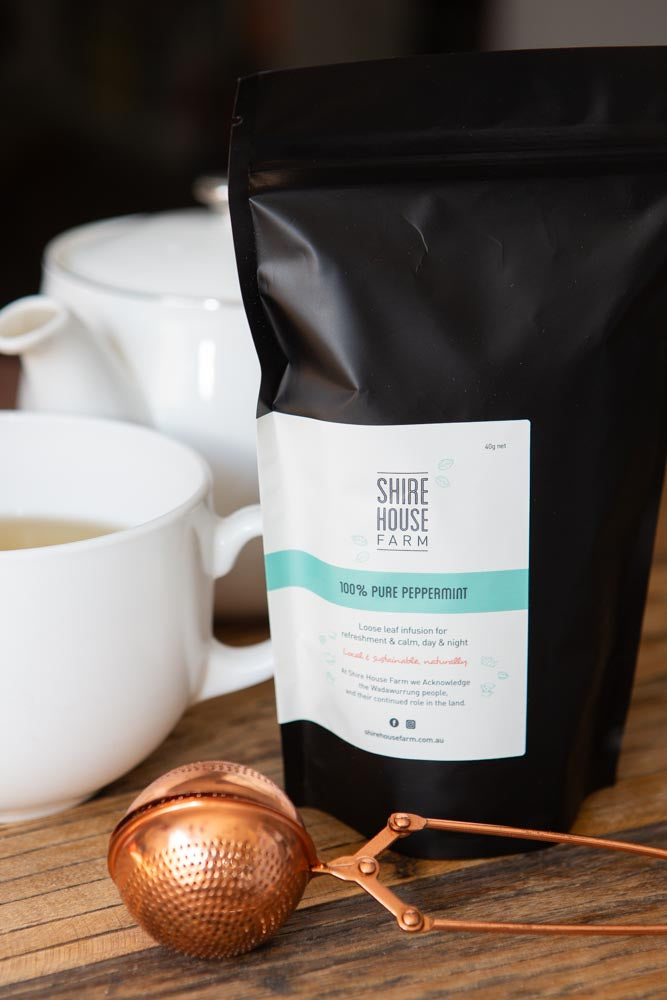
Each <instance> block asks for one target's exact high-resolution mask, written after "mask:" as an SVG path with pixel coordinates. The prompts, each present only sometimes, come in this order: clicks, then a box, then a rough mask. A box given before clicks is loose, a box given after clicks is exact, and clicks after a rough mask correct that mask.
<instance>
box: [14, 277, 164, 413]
mask: <svg viewBox="0 0 667 1000" xmlns="http://www.w3.org/2000/svg"><path fill="white" fill-rule="evenodd" d="M0 354H15V355H20V357H21V364H22V380H21V388H20V394H19V400H20V405H21V407H22V408H23V409H31V410H42V411H48V412H51V413H84V414H88V415H92V416H99V417H112V418H115V419H120V420H131V421H137V422H142V423H143V422H146V419H147V414H146V413H145V406H144V404H143V401H142V399H141V397H140V394H139V391H138V389H137V388H136V387H135V386H134V383H133V379H132V375H131V373H130V372H129V371H128V370H126V368H125V366H124V365H123V363H122V361H121V359H120V357H118V356H117V355H116V354H115V352H114V351H113V350H112V349H111V347H107V346H106V345H105V344H103V343H102V342H101V341H100V340H99V338H96V337H94V336H93V335H92V334H91V333H90V332H89V331H88V330H87V329H86V327H85V326H84V325H83V323H82V322H81V321H80V320H79V319H78V318H77V317H76V316H75V315H74V314H73V313H71V312H70V311H69V310H68V309H67V308H66V307H65V306H64V305H63V304H62V303H60V302H57V301H56V300H55V299H52V298H49V297H48V296H46V295H30V296H27V297H26V298H23V299H18V300H17V301H16V302H12V303H11V305H8V306H5V308H4V309H1V310H0Z"/></svg>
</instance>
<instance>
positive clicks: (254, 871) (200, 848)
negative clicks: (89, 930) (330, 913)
mask: <svg viewBox="0 0 667 1000" xmlns="http://www.w3.org/2000/svg"><path fill="white" fill-rule="evenodd" d="M194 767H197V766H196V765H194ZM206 767H208V768H209V769H210V768H211V762H206V764H205V765H201V768H202V769H198V770H196V771H193V772H192V775H191V776H192V777H193V778H195V779H196V780H195V784H194V785H193V786H192V787H196V788H197V791H195V792H194V793H193V794H188V793H187V792H184V791H182V790H181V789H182V786H183V780H184V779H185V781H186V784H187V775H184V774H183V770H184V769H178V772H174V775H176V778H177V779H178V780H177V781H172V782H171V783H170V782H169V781H167V783H166V784H167V786H168V787H171V788H174V787H178V788H179V791H178V793H177V794H176V795H174V796H170V795H169V794H167V795H161V796H160V798H158V799H156V800H152V799H151V796H150V795H148V796H147V795H146V793H143V794H142V795H141V796H139V797H138V799H137V800H135V803H133V806H131V807H130V810H129V811H128V813H127V814H126V816H125V817H124V819H123V820H121V822H120V823H119V824H118V826H117V827H116V830H115V831H114V833H113V834H112V838H111V843H110V848H109V870H110V872H111V875H112V878H113V879H114V881H115V882H116V884H117V886H118V889H119V892H120V894H121V896H122V898H123V901H124V902H125V904H126V906H127V908H128V910H129V911H130V913H131V914H132V915H133V917H134V918H135V919H136V920H137V922H138V923H139V924H141V926H142V927H144V928H145V930H146V931H148V933H149V934H151V935H152V936H153V937H154V938H155V939H156V940H158V941H160V942H161V943H162V944H165V945H168V946H169V947H172V948H175V949H177V950H179V951H183V952H186V953H187V954H190V955H195V956H197V957H200V958H227V957H231V956H233V955H240V954H242V953H244V952H246V951H250V950H251V949H253V948H256V947H257V946H258V945H260V944H262V943H263V942H264V941H266V940H267V939H268V938H270V937H271V936H272V935H273V934H275V932H276V931H277V930H278V929H279V928H280V927H281V926H282V924H283V923H284V922H285V920H286V919H287V918H288V917H289V915H290V913H292V912H293V910H294V909H295V908H296V906H297V904H298V902H299V900H300V899H301V896H302V895H303V892H304V889H305V887H306V884H307V882H308V880H309V878H310V869H311V864H312V863H313V862H314V860H315V852H314V847H313V845H312V841H311V840H310V838H309V836H308V834H307V833H306V830H305V828H304V827H303V824H302V823H301V820H300V818H299V817H298V813H296V810H295V809H294V807H293V806H292V804H291V803H290V802H289V799H287V797H286V796H285V795H284V793H283V792H282V791H281V790H280V789H279V788H278V787H277V786H276V785H274V784H273V782H270V781H268V779H266V778H264V777H263V776H262V775H258V778H260V779H261V781H258V782H257V784H256V785H253V775H254V774H256V772H252V771H250V769H248V768H242V769H239V771H238V772H236V774H235V773H234V771H230V770H229V768H230V767H231V768H233V767H234V765H226V764H224V765H223V764H221V765H220V768H224V771H221V770H220V769H219V768H214V769H213V771H212V772H211V771H210V770H209V772H208V778H209V779H210V781H207V780H206V770H205V768H206ZM202 777H203V778H204V779H205V784H206V785H207V786H210V788H212V789H215V790H214V791H206V789H205V788H202V787H201V781H200V780H199V779H201V778H202ZM165 778H169V776H165ZM164 784H165V779H160V783H159V784H158V790H159V791H164ZM221 784H224V785H225V788H226V790H225V791H224V792H221V791H220V788H221ZM283 800H285V802H286V804H287V807H288V808H286V807H285V805H284V802H283ZM269 802H270V803H271V804H268V803H269ZM137 803H138V805H137ZM276 807H277V808H276ZM293 817H296V819H294V818H293Z"/></svg>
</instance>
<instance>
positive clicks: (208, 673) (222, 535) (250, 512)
mask: <svg viewBox="0 0 667 1000" xmlns="http://www.w3.org/2000/svg"><path fill="white" fill-rule="evenodd" d="M261 534H262V515H261V511H260V507H259V504H253V505H251V506H250V507H242V508H241V509H240V510H237V511H234V513H233V514H230V515H229V516H228V517H216V518H215V532H214V536H213V574H214V576H215V578H216V579H217V578H218V577H221V576H224V575H225V574H226V573H229V571H230V569H231V568H232V566H233V565H234V563H235V562H236V558H237V556H238V554H239V552H240V551H241V549H242V548H243V546H244V545H245V544H246V542H249V541H250V540H251V539H252V538H257V537H258V536H259V535H261ZM272 676H273V654H272V651H271V640H270V639H265V640H264V641H263V642H256V643H254V644H253V645H252V646H226V645H225V644H224V643H223V642H219V641H218V640H217V639H214V638H211V642H210V646H209V652H208V660H207V663H206V670H205V673H204V683H203V684H202V687H201V689H200V690H199V693H198V694H197V696H196V698H195V703H196V702H199V701H206V699H207V698H217V696H218V695H221V694H229V693H230V692H231V691H239V690H240V689H241V688H246V687H250V686H251V685H252V684H259V683H260V681H265V680H268V678H269V677H272Z"/></svg>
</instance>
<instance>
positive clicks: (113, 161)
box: [0, 0, 667, 304]
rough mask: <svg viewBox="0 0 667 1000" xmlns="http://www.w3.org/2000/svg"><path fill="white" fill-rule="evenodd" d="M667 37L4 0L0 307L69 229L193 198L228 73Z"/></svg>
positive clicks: (665, 12) (570, 12)
mask: <svg viewBox="0 0 667 1000" xmlns="http://www.w3.org/2000/svg"><path fill="white" fill-rule="evenodd" d="M661 42H662V43H666V42H667V2H666V0H560V2H558V3H553V2H552V0H462V2H461V0H450V2H448V0H159V2H158V0H0V52H1V59H0V81H1V83H0V101H1V102H2V132H3V135H2V154H1V158H0V192H1V193H0V199H1V202H0V204H1V206H2V217H3V227H2V229H3V236H4V240H3V243H4V246H3V249H2V257H1V258H0V259H1V261H2V267H1V268H0V304H4V303H5V302H8V301H10V300H11V299H13V298H15V297H17V296H19V295H24V294H27V293H30V292H33V291H36V290H37V288H38V285H39V279H40V257H41V252H42V249H43V247H44V244H45V243H46V242H47V240H48V239H50V238H51V237H52V236H54V235H55V234H56V233H58V232H61V231H62V230H64V229H67V228H69V227H70V226H73V225H76V224H78V223H82V222H87V221H90V220H93V219H99V218H104V217H108V216H114V215H119V214H123V213H127V212H136V211H154V210H159V209H168V208H173V207H180V206H186V205H188V204H192V203H193V196H192V183H193V180H194V179H195V178H196V177H197V176H198V175H200V174H203V173H210V172H214V173H220V172H224V170H225V164H226V159H227V142H228V135H229V118H230V112H231V108H232V103H233V98H234V90H235V83H236V78H237V77H238V76H239V75H242V74H246V73H251V72H254V71H256V70H259V69H271V68H277V67H285V66H293V65H307V64H314V63H326V62H340V61H346V60H356V59H371V58H380V57H387V56H397V55H403V54H411V53H423V52H444V51H453V50H461V49H479V48H525V47H531V46H532V47H548V46H559V45H572V44H638V43H652V44H659V43H661Z"/></svg>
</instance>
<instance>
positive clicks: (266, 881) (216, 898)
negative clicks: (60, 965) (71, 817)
mask: <svg viewBox="0 0 667 1000" xmlns="http://www.w3.org/2000/svg"><path fill="white" fill-rule="evenodd" d="M424 829H430V830H447V831H454V832H459V833H476V834H488V835H490V836H498V837H517V838H521V839H524V840H541V841H547V842H553V843H564V844H577V845H587V846H590V847H600V848H605V849H607V850H613V851H625V852H627V853H630V854H642V855H645V856H648V857H653V858H662V859H663V860H667V850H662V849H660V848H658V847H645V846H642V845H641V844H630V843H625V842H624V841H617V840H601V839H599V838H597V837H583V836H578V835H574V834H565V833H548V832H546V831H544V830H523V829H517V828H515V827H508V826H496V825H491V824H486V823H465V822H460V821H458V820H442V819H424V818H423V817H421V816H415V815H414V814H412V813H393V814H392V815H391V816H390V817H389V820H388V821H387V825H386V827H385V828H384V829H383V830H381V831H380V832H379V833H378V834H377V835H376V836H375V837H373V838H372V839H371V840H369V841H368V843H367V844H365V845H364V847H362V848H361V849H360V850H359V851H357V852H356V853H355V854H352V855H349V856H345V857H340V858H336V860H335V861H329V862H326V863H325V862H323V861H320V860H319V859H318V857H317V854H316V852H315V846H314V844H313V841H312V840H311V838H310V836H309V834H308V832H307V831H306V828H305V826H304V825H303V822H302V820H301V817H300V816H299V814H298V812H297V811H296V809H295V807H294V805H293V804H292V802H291V801H290V800H289V799H288V797H287V796H286V795H285V793H284V792H283V791H281V789H280V788H278V786H277V785H275V784H274V783H273V782H272V781H270V780H269V779H268V778H266V777H264V775H262V774H259V772H257V771H253V770H251V768H248V767H243V766H241V765H240V764H230V763H227V762H225V761H204V762H202V763H197V764H187V765H185V766H184V767H178V768H176V769H175V770H173V771H169V772H168V773H167V774H165V775H163V776H162V777H161V778H158V779H157V781H154V782H153V783H152V784H151V785H149V786H148V788H146V789H145V791H143V792H142V793H141V795H139V796H138V798H136V799H135V800H134V802H133V803H132V805H131V806H130V808H129V809H128V811H127V813H126V814H125V816H124V817H123V819H122V820H121V821H120V823H119V824H118V825H117V826H116V828H115V830H114V831H113V833H112V835H111V841H110V844H109V859H108V860H109V871H110V873H111V877H112V878H113V880H114V882H115V883H116V885H117V887H118V890H119V892H120V894H121V896H122V898H123V901H124V902H125V904H126V906H127V908H128V910H129V911H130V913H131V914H132V916H133V917H134V918H135V919H136V920H137V922H138V923H140V924H141V925H142V927H144V928H145V930H147V931H148V933H149V934H151V935H152V936H153V937H154V938H155V939H156V940H157V941H159V942H161V943H162V944H166V945H169V946H170V947H172V948H175V949H177V950H179V951H183V952H186V953H187V954H190V955H196V956H198V957H200V958H227V957H231V956H233V955H241V954H243V953H244V952H246V951H250V950H251V949H253V948H256V947H257V946H258V945H260V944H262V943H263V942H264V941H266V940H267V939H268V938H270V937H271V936H272V935H273V934H275V933H276V931H277V930H278V929H279V928H280V927H281V926H282V924H283V923H284V922H285V920H287V918H288V917H289V915H290V914H291V913H292V912H293V911H294V910H295V909H296V907H297V905H298V903H299V900H300V899H301V897H302V895H303V892H304V890H305V888H306V885H307V883H308V881H309V880H310V878H312V877H313V876H314V875H333V876H334V877H335V878H338V879H342V880H343V881H346V882H355V883H356V884H357V885H359V886H360V887H361V888H362V889H364V890H365V891H366V892H367V893H369V895H371V896H373V898H374V899H376V900H377V901H378V902H379V903H381V904H382V906H384V907H385V908H386V909H387V910H389V912H390V913H392V914H393V915H394V916H395V918H396V920H397V922H398V925H399V927H400V928H401V929H402V930H404V931H408V932H411V933H420V932H425V931H431V930H451V931H496V932H505V933H520V932H524V933H532V934H666V933H667V925H665V924H663V925H661V924H652V925H648V924H646V925H644V924H626V925H621V924H540V923H538V924H532V923H528V924H527V923H492V922H488V921H473V920H444V919H439V918H435V917H430V916H427V915H426V914H423V913H421V911H420V910H418V909H417V908H416V907H414V906H408V905H406V904H404V903H403V902H401V900H400V899H399V898H398V897H397V896H396V895H395V894H394V893H393V892H392V891H391V890H390V889H389V888H387V887H386V886H385V885H383V884H382V883H381V882H380V881H379V879H378V875H379V872H380V865H379V863H378V861H377V860H376V857H375V856H376V855H377V854H379V853H380V852H381V851H383V850H384V849H385V848H387V847H389V846H390V844H392V843H393V842H394V841H395V840H396V839H397V838H399V837H405V836H407V835H408V834H410V833H414V832H416V831H419V830H424Z"/></svg>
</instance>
